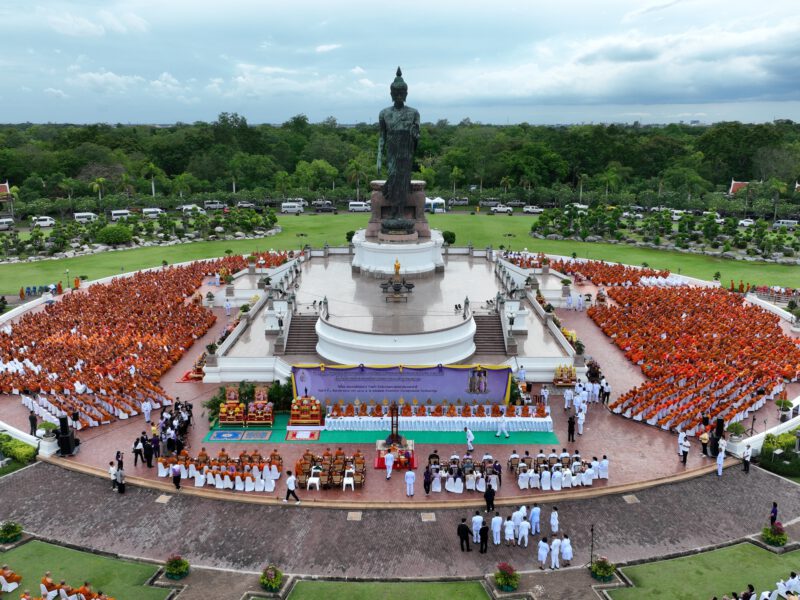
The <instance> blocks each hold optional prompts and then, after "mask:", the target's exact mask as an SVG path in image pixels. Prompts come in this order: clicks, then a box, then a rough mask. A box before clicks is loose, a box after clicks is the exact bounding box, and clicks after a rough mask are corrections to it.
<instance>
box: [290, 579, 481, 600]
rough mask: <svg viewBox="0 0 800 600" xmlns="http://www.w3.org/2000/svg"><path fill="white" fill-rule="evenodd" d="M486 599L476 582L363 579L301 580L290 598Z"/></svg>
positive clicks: (317, 599)
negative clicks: (388, 581)
mask: <svg viewBox="0 0 800 600" xmlns="http://www.w3.org/2000/svg"><path fill="white" fill-rule="evenodd" d="M453 598H458V600H486V598H488V596H487V595H486V592H485V591H484V589H483V587H481V584H480V583H477V582H463V583H462V582H453V583H364V582H348V583H345V582H338V581H299V582H298V583H297V585H296V586H295V588H294V590H292V593H291V595H290V596H289V600H401V599H402V600H452V599H453Z"/></svg>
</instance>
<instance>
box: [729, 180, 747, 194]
mask: <svg viewBox="0 0 800 600" xmlns="http://www.w3.org/2000/svg"><path fill="white" fill-rule="evenodd" d="M748 183H750V182H749V181H734V180H733V179H731V189H729V190H728V195H730V196H733V195H734V194H735V193H736V192H738V191H739V190H743V189H744V188H746V187H747V184H748Z"/></svg>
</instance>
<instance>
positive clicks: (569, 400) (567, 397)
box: [564, 388, 572, 410]
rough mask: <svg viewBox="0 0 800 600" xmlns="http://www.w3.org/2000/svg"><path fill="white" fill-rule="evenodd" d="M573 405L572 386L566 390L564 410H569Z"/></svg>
mask: <svg viewBox="0 0 800 600" xmlns="http://www.w3.org/2000/svg"><path fill="white" fill-rule="evenodd" d="M571 406H572V388H567V389H565V390H564V410H569V409H570V407H571Z"/></svg>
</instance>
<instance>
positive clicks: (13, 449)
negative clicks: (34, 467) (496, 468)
mask: <svg viewBox="0 0 800 600" xmlns="http://www.w3.org/2000/svg"><path fill="white" fill-rule="evenodd" d="M0 452H2V453H3V454H5V455H6V456H8V457H9V458H13V459H14V460H16V461H17V462H21V463H23V464H25V463H29V462H33V459H35V458H36V448H34V447H33V446H31V445H29V444H26V443H25V442H21V441H19V440H15V439H14V438H12V437H11V436H10V435H6V434H0Z"/></svg>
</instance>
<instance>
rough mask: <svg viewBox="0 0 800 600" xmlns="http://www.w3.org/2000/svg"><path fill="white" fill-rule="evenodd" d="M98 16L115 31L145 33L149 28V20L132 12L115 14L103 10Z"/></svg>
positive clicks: (106, 25) (107, 26)
mask: <svg viewBox="0 0 800 600" xmlns="http://www.w3.org/2000/svg"><path fill="white" fill-rule="evenodd" d="M98 17H99V19H100V21H102V23H103V24H104V25H105V27H106V28H107V29H108V30H109V31H113V32H114V33H144V32H145V31H147V30H148V28H149V24H148V23H147V21H145V20H144V19H143V18H142V17H140V16H139V15H137V14H134V13H132V12H126V13H121V14H113V13H111V12H109V11H107V10H101V11H100V12H99V13H98Z"/></svg>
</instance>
